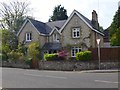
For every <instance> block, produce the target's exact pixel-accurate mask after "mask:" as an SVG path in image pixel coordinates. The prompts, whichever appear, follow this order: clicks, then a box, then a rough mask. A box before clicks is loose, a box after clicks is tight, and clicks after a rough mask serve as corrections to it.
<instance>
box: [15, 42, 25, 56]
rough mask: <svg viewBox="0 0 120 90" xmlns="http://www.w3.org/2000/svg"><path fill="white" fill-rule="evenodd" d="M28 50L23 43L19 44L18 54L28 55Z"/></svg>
mask: <svg viewBox="0 0 120 90" xmlns="http://www.w3.org/2000/svg"><path fill="white" fill-rule="evenodd" d="M26 50H27V48H26V47H25V45H24V44H23V43H19V44H18V49H17V51H18V52H20V53H23V54H24V55H26V53H27V52H26Z"/></svg>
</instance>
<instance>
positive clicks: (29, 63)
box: [25, 58, 32, 66]
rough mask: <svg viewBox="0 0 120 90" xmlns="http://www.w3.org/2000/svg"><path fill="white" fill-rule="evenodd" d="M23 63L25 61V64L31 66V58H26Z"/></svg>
mask: <svg viewBox="0 0 120 90" xmlns="http://www.w3.org/2000/svg"><path fill="white" fill-rule="evenodd" d="M25 63H26V64H27V65H30V66H31V64H32V58H26V59H25Z"/></svg>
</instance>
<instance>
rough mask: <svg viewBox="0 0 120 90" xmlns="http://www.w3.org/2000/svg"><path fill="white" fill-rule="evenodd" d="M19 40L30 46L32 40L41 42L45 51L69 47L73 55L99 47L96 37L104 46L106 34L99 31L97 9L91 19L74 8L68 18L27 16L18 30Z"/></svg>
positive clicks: (49, 51) (50, 51)
mask: <svg viewBox="0 0 120 90" xmlns="http://www.w3.org/2000/svg"><path fill="white" fill-rule="evenodd" d="M17 35H18V39H19V42H24V44H25V45H26V46H28V45H29V44H30V43H31V42H35V41H37V42H40V44H41V47H42V49H43V53H56V52H58V51H60V50H62V49H64V48H69V53H70V56H71V57H76V53H77V52H80V51H84V50H88V48H90V47H93V48H94V47H97V42H96V39H98V38H100V39H101V42H100V46H103V36H104V34H103V33H102V32H101V31H99V23H98V17H97V13H96V11H95V10H93V12H92V20H89V19H88V18H86V17H85V16H83V15H82V14H81V13H79V12H78V11H76V10H74V11H73V12H72V13H71V15H70V16H69V17H68V19H67V20H60V21H54V22H47V23H44V22H41V21H37V20H34V19H29V18H27V19H26V21H25V22H24V24H23V26H22V27H21V29H20V30H19V32H18V34H17Z"/></svg>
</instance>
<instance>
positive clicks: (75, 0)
mask: <svg viewBox="0 0 120 90" xmlns="http://www.w3.org/2000/svg"><path fill="white" fill-rule="evenodd" d="M10 1H14V0H0V2H5V3H9V2H10ZM18 1H19V0H18ZM20 1H23V2H24V1H26V0H20ZM119 1H120V0H27V2H29V3H30V6H29V7H30V8H31V12H30V13H29V15H30V16H32V17H34V18H35V19H36V20H39V21H42V22H48V19H49V18H50V16H51V15H52V14H53V10H54V7H55V6H57V5H60V4H61V6H64V8H65V9H66V10H67V15H68V16H70V14H71V13H72V11H73V10H74V9H75V10H77V11H78V12H80V13H81V14H83V15H84V16H86V17H87V18H88V19H90V20H91V19H92V11H93V10H96V12H97V14H98V21H99V24H100V26H102V27H103V28H104V29H106V28H108V27H109V26H110V24H111V23H112V20H113V16H114V15H115V12H116V11H117V10H118V2H119Z"/></svg>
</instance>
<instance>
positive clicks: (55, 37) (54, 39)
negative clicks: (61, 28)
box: [53, 33, 60, 42]
mask: <svg viewBox="0 0 120 90" xmlns="http://www.w3.org/2000/svg"><path fill="white" fill-rule="evenodd" d="M53 41H55V42H60V40H59V38H58V34H57V33H54V34H53Z"/></svg>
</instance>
